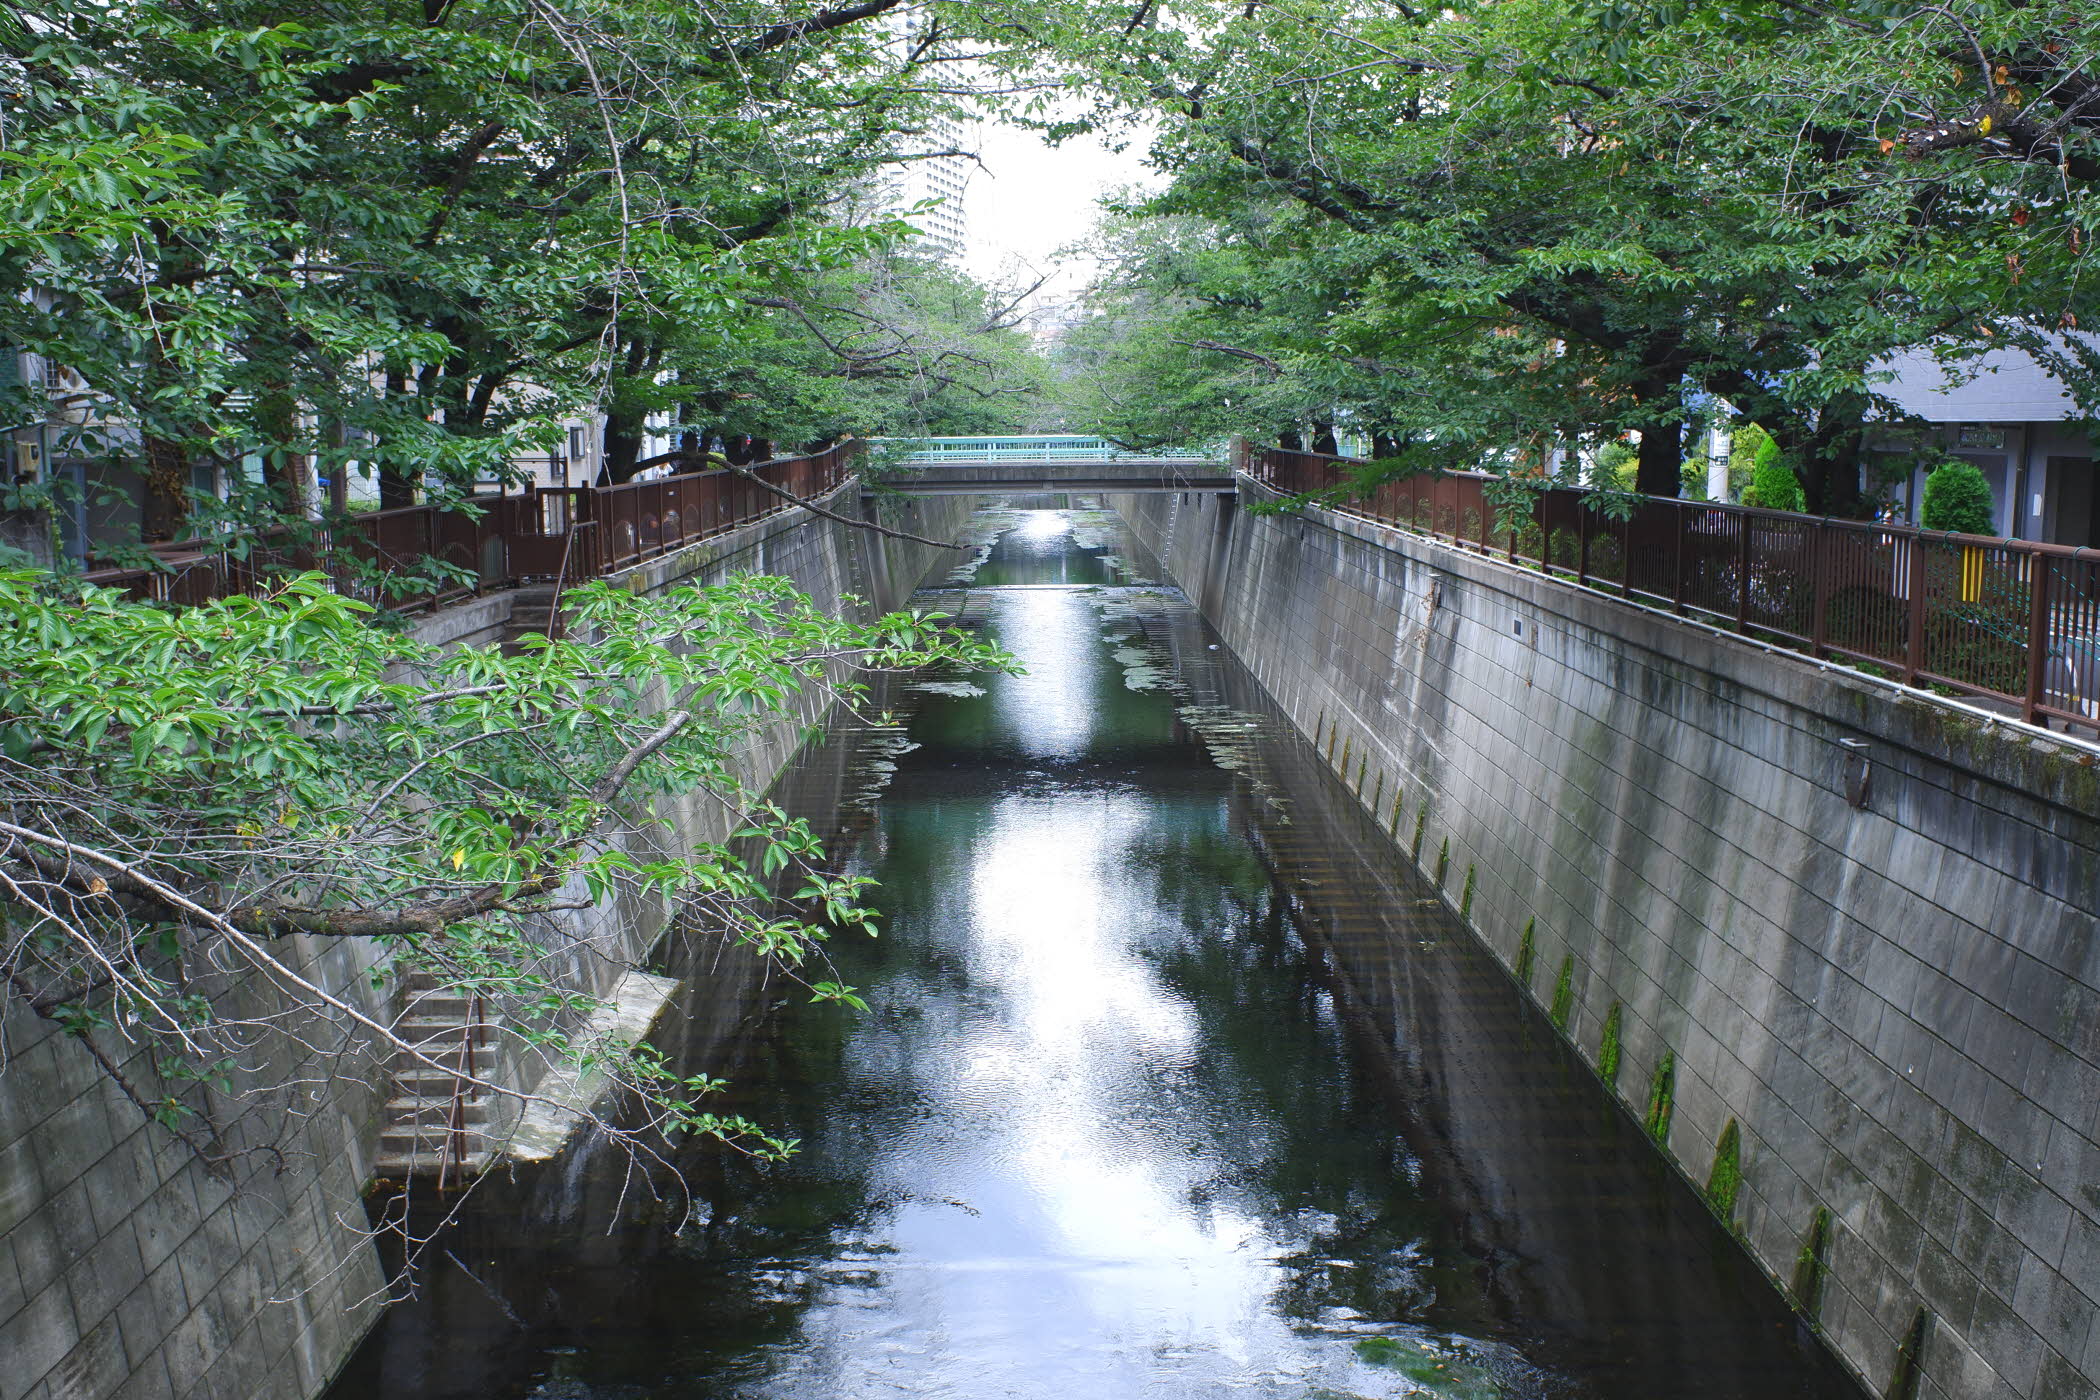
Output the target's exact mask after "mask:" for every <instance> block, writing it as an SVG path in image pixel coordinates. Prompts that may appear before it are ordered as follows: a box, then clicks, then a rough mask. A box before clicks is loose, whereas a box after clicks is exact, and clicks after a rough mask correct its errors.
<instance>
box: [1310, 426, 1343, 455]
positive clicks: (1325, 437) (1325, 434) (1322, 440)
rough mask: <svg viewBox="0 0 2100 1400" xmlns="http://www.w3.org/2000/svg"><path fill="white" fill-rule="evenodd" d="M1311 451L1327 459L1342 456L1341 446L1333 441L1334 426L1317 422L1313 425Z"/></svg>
mask: <svg viewBox="0 0 2100 1400" xmlns="http://www.w3.org/2000/svg"><path fill="white" fill-rule="evenodd" d="M1312 450H1313V451H1315V452H1319V453H1323V454H1325V455H1326V456H1329V457H1339V456H1341V455H1342V445H1341V444H1340V443H1339V442H1337V441H1335V437H1334V424H1332V423H1318V422H1316V423H1314V424H1313V441H1312Z"/></svg>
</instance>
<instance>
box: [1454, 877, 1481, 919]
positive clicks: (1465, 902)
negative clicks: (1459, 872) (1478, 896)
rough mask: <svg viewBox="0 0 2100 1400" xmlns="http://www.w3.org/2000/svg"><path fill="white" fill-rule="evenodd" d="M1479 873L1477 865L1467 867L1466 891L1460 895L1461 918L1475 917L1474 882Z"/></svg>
mask: <svg viewBox="0 0 2100 1400" xmlns="http://www.w3.org/2000/svg"><path fill="white" fill-rule="evenodd" d="M1477 874H1478V871H1477V870H1476V868H1475V867H1473V866H1470V865H1469V866H1467V867H1466V888H1465V892H1464V893H1463V894H1461V895H1459V897H1458V917H1459V918H1461V919H1470V918H1472V917H1473V882H1474V879H1475V876H1476V875H1477Z"/></svg>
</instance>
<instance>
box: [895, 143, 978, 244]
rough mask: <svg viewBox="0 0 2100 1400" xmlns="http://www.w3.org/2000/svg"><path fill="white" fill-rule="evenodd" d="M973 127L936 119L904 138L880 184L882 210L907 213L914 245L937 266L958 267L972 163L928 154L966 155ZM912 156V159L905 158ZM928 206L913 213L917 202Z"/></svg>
mask: <svg viewBox="0 0 2100 1400" xmlns="http://www.w3.org/2000/svg"><path fill="white" fill-rule="evenodd" d="M973 127H974V123H973V124H965V123H963V122H960V121H955V120H952V119H950V118H946V117H943V118H939V119H937V120H936V121H934V122H933V123H932V124H931V125H930V126H929V127H928V128H927V129H926V130H925V131H924V132H923V133H920V134H918V135H916V136H912V137H908V138H906V142H907V144H906V145H904V146H903V147H902V148H901V149H900V151H899V154H900V155H901V156H904V157H907V159H903V160H900V161H899V162H898V163H897V164H896V165H895V166H894V167H892V171H893V173H892V174H891V175H890V176H889V177H888V178H886V179H885V180H883V181H882V182H881V183H882V189H881V203H882V206H883V212H885V213H889V214H899V215H908V217H909V218H910V219H911V221H912V223H913V224H915V225H917V227H918V229H919V239H918V243H919V247H920V248H921V249H922V250H924V251H925V252H928V253H931V254H932V255H933V256H935V257H937V258H939V259H940V260H941V261H943V262H947V263H958V262H960V261H961V260H962V256H963V252H964V250H965V249H966V248H968V246H969V238H970V226H969V192H970V176H971V175H972V174H973V173H974V171H975V169H976V166H975V162H974V161H973V160H972V159H971V158H970V157H969V156H967V155H942V154H934V153H936V152H945V151H958V152H959V151H967V150H969V149H970V147H971V145H972V144H973V138H974V136H975V132H974V130H973ZM913 156H916V157H917V159H910V158H909V157H913ZM931 201H938V202H937V203H933V204H932V207H931V208H928V209H924V210H920V211H919V212H917V213H911V212H910V211H911V210H913V209H914V208H916V206H918V205H920V204H925V203H929V202H931Z"/></svg>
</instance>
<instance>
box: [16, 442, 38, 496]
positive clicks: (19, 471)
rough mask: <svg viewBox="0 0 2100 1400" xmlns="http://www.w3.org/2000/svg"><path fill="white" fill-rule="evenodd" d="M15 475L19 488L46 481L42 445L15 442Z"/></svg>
mask: <svg viewBox="0 0 2100 1400" xmlns="http://www.w3.org/2000/svg"><path fill="white" fill-rule="evenodd" d="M14 473H15V484H16V485H17V486H28V485H31V484H32V483H35V482H38V481H41V480H43V479H44V447H43V444H42V443H37V442H25V441H23V440H22V439H21V438H16V439H15V441H14Z"/></svg>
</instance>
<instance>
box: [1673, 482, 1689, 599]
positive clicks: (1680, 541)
mask: <svg viewBox="0 0 2100 1400" xmlns="http://www.w3.org/2000/svg"><path fill="white" fill-rule="evenodd" d="M1670 513H1671V514H1672V515H1674V516H1676V517H1677V577H1676V580H1675V581H1674V583H1673V584H1672V585H1671V587H1672V591H1671V595H1670V602H1671V604H1672V605H1673V606H1674V607H1675V608H1676V609H1677V611H1678V612H1680V613H1682V612H1683V611H1684V553H1685V549H1684V546H1685V537H1686V536H1687V535H1689V534H1690V533H1691V526H1690V524H1689V518H1690V516H1691V507H1689V506H1687V505H1685V504H1684V502H1682V501H1676V502H1672V503H1671V506H1670Z"/></svg>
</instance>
